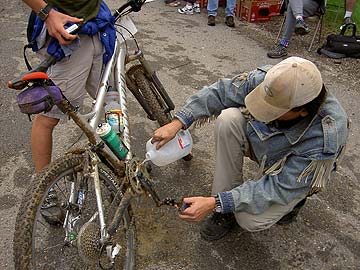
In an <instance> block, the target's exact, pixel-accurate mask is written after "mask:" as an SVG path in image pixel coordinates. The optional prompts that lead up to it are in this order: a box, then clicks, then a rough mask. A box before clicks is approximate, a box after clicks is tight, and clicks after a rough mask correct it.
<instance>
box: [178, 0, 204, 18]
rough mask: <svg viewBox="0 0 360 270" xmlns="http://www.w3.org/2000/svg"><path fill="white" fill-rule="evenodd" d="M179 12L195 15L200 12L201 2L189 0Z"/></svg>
mask: <svg viewBox="0 0 360 270" xmlns="http://www.w3.org/2000/svg"><path fill="white" fill-rule="evenodd" d="M178 12H179V13H180V14H185V15H193V14H194V12H195V13H200V4H199V1H198V0H187V1H186V5H185V6H184V7H183V8H179V9H178Z"/></svg>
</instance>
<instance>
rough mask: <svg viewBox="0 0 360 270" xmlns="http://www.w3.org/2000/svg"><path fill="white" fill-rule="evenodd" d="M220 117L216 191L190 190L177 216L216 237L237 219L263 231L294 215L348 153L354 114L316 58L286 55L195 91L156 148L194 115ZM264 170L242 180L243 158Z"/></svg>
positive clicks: (207, 237) (160, 132)
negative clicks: (338, 96) (349, 114)
mask: <svg viewBox="0 0 360 270" xmlns="http://www.w3.org/2000/svg"><path fill="white" fill-rule="evenodd" d="M211 116H218V117H217V120H216V124H215V148H216V166H215V175H214V180H213V186H212V196H208V197H189V198H185V199H184V202H186V203H187V204H189V207H188V208H187V209H186V210H184V211H183V212H182V213H181V214H180V215H179V216H180V218H182V219H184V220H187V221H200V220H202V219H203V218H205V217H206V216H208V215H209V214H211V215H210V216H209V217H208V219H207V220H206V221H205V222H204V223H203V224H202V227H201V236H202V237H203V238H204V239H205V240H217V239H220V238H221V237H223V236H224V235H225V234H226V233H228V232H229V231H230V229H231V228H232V227H233V226H234V225H236V223H237V224H238V225H240V226H241V227H242V228H244V229H245V230H248V231H252V232H254V231H260V230H264V229H267V228H269V227H270V226H272V225H274V224H276V223H286V222H287V221H289V220H290V221H291V220H292V217H294V216H296V214H297V212H298V209H299V208H300V207H301V206H303V205H304V203H305V200H306V198H307V197H308V196H310V195H312V194H314V193H316V192H319V191H320V190H321V189H322V188H323V187H324V186H325V185H326V184H327V183H328V181H329V177H330V174H331V172H332V171H334V170H335V169H336V165H337V163H338V162H339V159H340V157H341V155H342V154H343V153H344V149H345V144H346V141H347V137H348V128H349V121H348V117H347V115H346V112H345V111H344V109H343V108H342V106H341V105H340V103H339V101H338V100H337V99H336V98H335V97H334V96H333V95H332V94H331V93H330V92H328V91H327V89H326V88H325V86H324V84H323V80H322V77H321V74H320V71H319V70H318V69H317V67H316V66H315V65H314V64H313V63H312V62H310V61H308V60H306V59H302V58H299V57H290V58H287V59H285V60H283V61H281V62H280V63H278V64H277V65H275V66H264V67H261V68H258V69H256V70H253V71H251V72H249V73H248V74H242V75H239V76H236V77H235V78H233V79H220V80H219V81H218V82H216V83H215V84H213V85H211V86H209V87H204V88H203V89H202V90H200V91H199V92H197V93H195V94H194V95H192V96H191V97H190V98H189V99H188V100H187V101H186V103H185V105H184V107H182V108H181V109H180V110H179V111H178V112H177V113H176V117H175V119H174V120H173V121H172V122H171V123H169V124H168V125H166V126H163V127H161V128H159V129H157V130H156V131H155V132H154V136H153V139H152V142H155V141H158V142H159V143H158V145H157V147H158V148H160V147H161V146H162V145H164V144H165V143H167V142H168V141H169V140H171V139H172V138H173V137H174V136H175V134H176V133H177V132H178V131H179V130H180V129H187V128H189V126H190V125H191V124H193V123H194V122H195V121H201V120H204V119H206V118H209V117H211ZM244 156H246V157H249V158H250V159H252V160H253V161H255V162H257V163H258V165H259V175H258V177H256V178H255V179H252V180H250V181H246V182H244V181H243V173H242V172H243V158H244Z"/></svg>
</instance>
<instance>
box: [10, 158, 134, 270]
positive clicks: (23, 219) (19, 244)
mask: <svg viewBox="0 0 360 270" xmlns="http://www.w3.org/2000/svg"><path fill="white" fill-rule="evenodd" d="M83 161H84V157H83V156H82V155H79V154H67V155H65V156H64V157H62V158H60V159H58V160H56V161H54V162H53V163H51V164H50V165H49V166H48V167H47V168H45V169H44V170H43V171H42V173H40V174H39V175H38V177H36V178H34V180H33V182H32V183H31V186H30V187H29V188H28V189H27V191H26V193H25V196H24V198H23V200H22V202H21V205H20V208H19V213H18V215H17V218H16V225H15V233H14V247H13V251H14V263H15V269H16V270H28V269H38V268H33V264H34V262H33V252H34V251H33V237H34V239H35V237H36V235H35V236H34V235H33V233H34V232H35V230H34V228H36V226H38V225H36V226H34V225H35V223H36V222H40V221H37V220H36V219H37V218H39V216H40V212H39V211H40V210H39V208H40V206H41V205H42V202H43V200H44V198H45V196H46V194H47V192H48V191H49V189H50V187H52V186H53V185H54V186H55V185H57V183H60V181H61V179H62V178H61V177H63V176H65V173H70V174H71V173H73V172H74V171H76V172H81V171H82V168H83ZM98 168H99V177H100V180H101V183H102V189H104V187H106V192H109V194H112V195H114V194H115V193H116V191H117V190H118V187H119V184H120V183H117V178H116V176H115V175H114V173H113V172H112V171H111V170H110V169H109V168H108V167H106V166H105V165H104V164H99V166H98ZM66 175H68V174H66ZM60 176H61V177H60ZM64 179H65V180H66V179H67V178H66V177H65V178H64ZM89 194H90V193H89ZM108 197H109V196H108ZM105 199H106V198H103V201H104V202H105ZM112 199H113V198H112ZM109 200H110V199H109ZM104 210H105V212H106V209H104ZM91 211H92V209H91ZM95 211H96V209H95ZM130 218H131V216H130V213H129V211H126V215H124V219H127V220H126V221H125V223H127V224H130V223H131V221H130ZM84 219H86V217H84ZM40 223H42V222H40ZM61 229H63V228H62V227H61ZM63 234H64V236H65V233H63ZM54 237H55V236H54ZM44 239H45V237H44ZM34 241H35V240H34ZM59 244H60V243H59ZM127 252H128V251H127ZM57 255H58V256H62V254H61V253H60V254H57ZM84 265H85V264H84ZM57 267H60V268H57ZM85 267H86V266H85ZM40 269H42V268H40ZM47 269H52V268H51V267H49V268H47ZM54 269H63V268H62V267H61V266H60V265H57V266H56V268H54ZM77 269H78V268H77ZM85 269H93V268H85Z"/></svg>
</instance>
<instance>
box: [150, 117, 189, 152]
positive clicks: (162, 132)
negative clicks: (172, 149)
mask: <svg viewBox="0 0 360 270" xmlns="http://www.w3.org/2000/svg"><path fill="white" fill-rule="evenodd" d="M182 128H183V124H182V123H181V122H180V120H179V119H176V118H175V119H174V120H172V121H171V123H169V124H167V125H165V126H162V127H160V128H158V129H157V130H155V132H154V135H153V137H152V139H151V143H152V144H154V143H155V142H158V144H157V145H156V150H159V149H160V148H161V147H162V146H163V145H164V144H166V143H167V142H169V141H170V140H172V139H173V138H174V137H175V135H176V134H177V133H178V132H179V131H180V130H181V129H182Z"/></svg>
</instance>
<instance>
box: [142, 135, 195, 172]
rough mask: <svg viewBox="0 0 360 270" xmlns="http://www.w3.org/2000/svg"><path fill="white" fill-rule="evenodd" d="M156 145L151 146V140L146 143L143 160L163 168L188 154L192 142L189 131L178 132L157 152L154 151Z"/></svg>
mask: <svg viewBox="0 0 360 270" xmlns="http://www.w3.org/2000/svg"><path fill="white" fill-rule="evenodd" d="M157 144H158V143H157V142H155V143H154V144H152V143H151V139H150V140H148V141H147V143H146V155H145V160H151V162H152V163H154V164H155V165H156V166H165V165H168V164H170V163H172V162H174V161H176V160H178V159H180V158H182V157H185V156H186V155H188V154H190V152H191V149H192V145H193V141H192V137H191V134H190V132H189V130H180V131H179V132H178V133H177V134H176V136H175V138H173V139H172V140H171V141H169V142H168V143H166V144H165V145H163V146H162V147H161V148H160V149H159V150H156V145H157Z"/></svg>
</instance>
